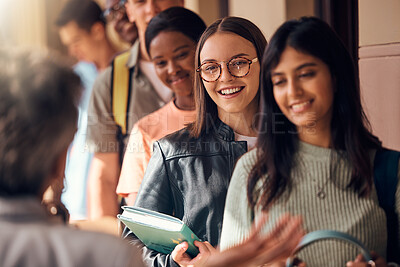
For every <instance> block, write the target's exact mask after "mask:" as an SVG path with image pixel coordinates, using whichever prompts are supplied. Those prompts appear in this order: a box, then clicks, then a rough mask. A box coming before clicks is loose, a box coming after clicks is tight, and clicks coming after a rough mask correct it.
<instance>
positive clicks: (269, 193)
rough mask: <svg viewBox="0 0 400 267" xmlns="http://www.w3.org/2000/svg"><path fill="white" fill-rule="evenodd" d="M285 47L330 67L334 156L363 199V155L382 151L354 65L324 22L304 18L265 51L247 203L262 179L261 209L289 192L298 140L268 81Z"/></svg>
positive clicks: (366, 179)
mask: <svg viewBox="0 0 400 267" xmlns="http://www.w3.org/2000/svg"><path fill="white" fill-rule="evenodd" d="M287 46H290V47H292V48H294V49H296V50H297V51H299V52H302V53H305V54H309V55H312V56H314V57H317V58H319V59H320V60H322V61H323V62H324V63H325V64H326V65H327V66H328V67H329V70H330V72H331V75H332V80H333V81H334V82H335V84H334V87H335V90H336V91H335V95H334V102H333V108H332V109H333V112H332V113H333V114H332V121H331V136H332V144H333V148H334V149H335V150H336V151H338V152H339V151H344V152H345V155H343V156H345V157H346V158H348V159H349V160H350V162H351V164H352V166H353V171H352V178H351V182H350V184H349V187H352V188H353V189H354V191H356V192H358V193H359V194H360V195H361V196H365V195H366V194H368V193H369V192H370V190H371V187H372V166H371V162H370V158H369V153H368V152H369V151H370V150H371V149H377V148H379V147H381V143H380V141H379V140H378V138H377V137H375V136H374V135H372V134H371V132H370V124H369V122H368V120H367V118H366V116H365V113H364V111H363V108H362V106H361V100H360V88H359V83H358V77H356V74H355V68H354V62H353V60H352V58H351V56H350V54H349V53H348V52H347V50H346V48H345V47H344V45H343V44H342V42H341V41H340V39H339V38H338V36H337V35H336V34H335V33H334V31H333V30H332V29H331V28H330V27H329V26H328V25H327V24H326V23H325V22H323V21H322V20H320V19H317V18H312V17H303V18H301V19H299V20H291V21H288V22H285V23H284V24H282V26H280V27H279V28H278V30H277V31H276V32H275V34H274V35H273V36H272V38H271V42H270V44H269V46H268V48H267V49H266V51H265V53H264V57H263V61H262V68H261V69H262V73H261V88H262V90H261V110H262V117H261V120H260V124H259V126H260V128H259V136H258V144H257V162H256V164H255V166H254V167H253V169H252V171H251V172H250V174H249V179H248V188H247V195H248V199H249V202H250V204H251V205H252V206H254V205H256V199H255V196H254V193H255V192H254V190H255V185H256V184H257V182H258V181H259V180H260V179H264V180H263V187H262V191H263V193H262V195H261V198H260V201H261V202H260V204H261V205H262V206H263V208H267V207H268V206H269V205H270V204H271V203H272V202H273V201H274V200H275V199H277V198H278V197H280V196H281V195H282V193H283V192H284V191H285V190H289V191H290V188H291V178H290V172H291V169H292V168H293V165H294V159H293V156H294V154H295V153H296V151H297V150H298V142H299V141H298V136H297V134H296V126H295V125H294V124H292V123H291V122H290V121H289V120H288V119H287V118H286V117H285V116H284V114H283V113H282V112H281V110H280V109H279V107H278V105H277V103H276V101H275V98H274V95H273V85H272V81H271V71H272V70H273V69H274V68H275V67H276V66H277V65H278V63H279V60H280V57H281V55H282V53H283V51H284V50H285V48H286V47H287ZM266 174H267V177H266V176H265V175H266Z"/></svg>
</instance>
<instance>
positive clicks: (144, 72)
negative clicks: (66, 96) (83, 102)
mask: <svg viewBox="0 0 400 267" xmlns="http://www.w3.org/2000/svg"><path fill="white" fill-rule="evenodd" d="M173 6H183V0H163V1H154V0H144V1H136V0H128V1H127V2H126V4H125V8H126V12H127V15H128V18H129V21H130V22H131V23H135V24H136V27H137V30H138V36H139V38H138V39H137V40H136V41H135V43H134V44H133V45H132V48H131V49H130V51H128V52H126V53H123V54H121V55H119V56H117V57H116V58H115V59H114V61H113V63H112V65H111V66H110V67H109V68H107V69H106V70H105V71H104V72H103V73H101V74H100V75H99V76H98V78H97V79H96V81H95V84H94V87H93V93H92V96H91V100H90V103H89V112H88V115H89V117H88V135H87V144H88V147H89V149H90V151H92V152H93V153H94V156H93V160H92V164H91V167H90V172H89V183H88V189H89V191H88V195H89V199H88V200H89V201H88V205H89V206H88V211H89V217H90V218H91V219H97V218H101V217H104V216H112V217H115V216H116V215H117V213H118V212H119V207H120V201H119V199H118V197H117V194H116V188H117V184H118V179H119V174H120V170H121V163H122V158H123V153H124V150H125V147H126V144H127V141H128V138H127V136H128V135H129V133H130V132H131V129H132V127H133V125H134V124H135V123H136V122H137V121H138V120H139V119H140V118H142V117H144V116H145V115H148V114H150V113H152V112H154V111H155V110H157V109H159V108H160V107H162V106H163V105H164V104H165V103H167V102H169V101H170V100H171V97H172V93H171V90H170V89H169V88H168V87H167V86H165V85H164V84H163V83H162V82H161V81H160V79H159V78H158V77H157V74H156V71H155V68H154V65H153V63H152V62H151V61H150V58H149V56H148V54H147V51H146V47H145V43H144V34H145V31H146V28H147V24H148V23H149V21H150V20H151V19H152V18H153V17H154V16H155V15H156V14H158V13H160V12H161V11H163V10H165V9H167V8H170V7H173ZM119 74H121V75H126V77H128V79H127V80H126V85H127V87H129V88H127V92H126V95H125V96H124V97H123V98H122V100H121V101H122V102H118V103H116V105H113V101H112V100H113V99H117V98H115V97H114V93H115V92H117V91H118V90H120V87H118V86H116V87H114V81H116V79H115V75H119ZM124 103H125V104H126V109H124V110H122V111H119V113H113V111H114V109H113V108H114V107H115V106H120V105H122V104H124ZM118 118H123V122H126V124H125V125H121V124H119V123H120V121H118V122H117V120H118Z"/></svg>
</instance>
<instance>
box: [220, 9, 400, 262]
mask: <svg viewBox="0 0 400 267" xmlns="http://www.w3.org/2000/svg"><path fill="white" fill-rule="evenodd" d="M262 69H263V73H262V74H261V76H262V79H261V80H262V90H261V106H262V107H263V108H262V117H261V121H260V125H259V126H260V128H259V136H258V142H257V148H256V149H254V150H252V151H250V152H249V153H247V154H246V155H244V156H243V157H242V158H241V159H240V161H239V162H238V164H237V165H236V169H235V171H234V174H233V176H232V181H231V183H230V186H229V191H228V195H227V200H226V203H227V204H226V207H225V213H224V223H223V230H222V235H221V249H225V248H229V247H230V246H232V245H235V244H237V243H238V242H241V241H242V240H243V237H245V236H246V235H247V233H248V232H249V231H250V229H251V225H252V222H253V220H254V219H257V217H258V216H259V215H260V214H262V212H261V211H267V212H268V214H269V216H270V218H271V220H270V222H269V223H268V226H267V229H269V228H268V227H270V226H271V225H272V224H273V222H274V220H275V219H276V218H278V217H279V216H280V215H281V214H282V213H285V212H290V213H291V214H300V215H302V217H303V220H304V226H305V229H307V231H309V232H312V231H316V230H325V229H326V230H336V231H341V232H345V233H347V234H349V235H352V236H354V237H355V238H357V239H358V240H360V241H361V242H362V243H363V244H364V245H365V246H366V247H367V248H368V249H370V250H374V251H375V252H376V253H375V254H374V253H371V254H372V257H373V260H375V265H373V263H372V262H371V264H372V265H370V264H369V263H367V262H365V261H364V260H363V259H362V257H361V255H359V256H357V254H359V253H360V252H359V251H358V250H357V248H356V247H355V246H349V245H347V244H346V243H343V242H337V241H333V240H328V241H324V242H318V243H316V244H315V245H312V246H310V247H308V248H305V249H304V250H302V251H301V252H300V253H299V257H300V258H301V259H302V260H303V261H304V262H305V263H306V264H307V266H354V267H355V266H386V263H385V260H384V259H383V258H382V257H384V256H385V255H386V254H387V251H389V249H391V248H392V247H393V246H392V245H394V244H392V245H389V246H386V244H387V243H386V242H387V240H386V238H387V236H388V235H387V230H386V216H385V212H384V210H383V209H382V208H381V207H380V204H379V202H378V197H377V191H376V190H375V189H376V187H375V185H374V179H373V177H374V174H373V172H374V157H375V152H376V151H377V150H380V149H381V148H382V147H381V143H380V141H379V140H378V138H377V137H375V136H374V135H373V134H372V133H371V131H370V130H369V123H368V120H367V118H366V116H365V114H364V111H363V108H362V105H361V100H360V88H359V86H358V77H357V76H356V73H355V69H354V62H353V61H352V58H351V56H350V54H349V53H348V52H347V50H346V48H345V47H344V45H343V44H342V42H341V41H340V39H339V38H338V36H337V35H336V34H335V32H334V31H333V30H332V29H331V28H330V27H329V26H328V25H327V24H326V23H325V22H323V21H322V20H320V19H317V18H308V17H305V18H301V19H299V20H292V21H288V22H285V23H284V24H283V25H282V26H281V27H280V28H278V30H277V31H276V32H275V34H274V35H273V36H272V38H271V41H270V44H269V46H268V48H267V49H266V51H265V53H264V57H263V59H262ZM394 163H395V166H396V164H398V163H397V162H394ZM397 176H399V178H398V179H399V180H400V173H399V174H398V175H397ZM384 178H386V179H388V178H389V175H388V177H385V176H384ZM393 198H395V200H394V202H395V205H394V206H393V207H392V208H393V209H394V210H395V212H396V213H397V215H395V216H397V218H398V219H399V220H400V183H398V186H397V193H396V197H394V196H393ZM397 227H398V224H397ZM397 229H398V228H397ZM396 234H399V233H398V232H395V233H394V236H392V237H394V239H395V240H397V243H399V240H400V236H399V235H397V236H396ZM394 243H396V242H394ZM387 248H388V250H387ZM395 253H396V254H397V255H398V253H399V251H398V250H397V251H396V252H395ZM378 255H381V257H379V256H378ZM352 260H354V261H352ZM276 266H285V265H284V263H281V264H280V265H279V264H278V265H276Z"/></svg>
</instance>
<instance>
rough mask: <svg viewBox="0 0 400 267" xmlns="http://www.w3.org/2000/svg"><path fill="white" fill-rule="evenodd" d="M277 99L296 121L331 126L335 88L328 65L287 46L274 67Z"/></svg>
mask: <svg viewBox="0 0 400 267" xmlns="http://www.w3.org/2000/svg"><path fill="white" fill-rule="evenodd" d="M271 80H272V84H273V92H274V97H275V101H276V103H277V104H278V106H279V108H280V110H281V111H282V113H283V114H284V115H285V116H286V117H287V118H288V119H289V120H290V121H291V122H292V123H293V124H295V125H296V127H297V129H298V130H299V131H300V130H301V128H302V127H306V128H309V127H313V128H315V127H316V128H315V129H330V123H331V120H332V106H333V100H334V89H333V81H332V76H331V73H330V70H329V67H328V65H326V64H325V63H324V62H323V61H321V60H320V59H319V58H317V57H314V56H312V55H309V54H304V53H302V52H299V51H297V50H295V49H294V48H292V47H290V46H288V47H286V48H285V50H284V51H283V53H282V55H281V58H280V60H279V63H278V65H277V66H276V67H275V68H274V69H273V70H272V71H271Z"/></svg>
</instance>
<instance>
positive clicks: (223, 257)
mask: <svg viewBox="0 0 400 267" xmlns="http://www.w3.org/2000/svg"><path fill="white" fill-rule="evenodd" d="M267 220H268V216H267V215H266V214H264V215H263V216H262V217H261V218H260V220H259V221H258V223H256V224H255V225H253V230H252V232H251V234H250V236H249V237H248V238H247V239H246V240H245V241H244V242H243V243H241V244H239V245H237V246H235V247H233V248H231V249H228V250H226V251H223V252H221V253H220V254H219V255H212V256H210V258H209V260H208V264H210V265H209V266H213V267H217V266H246V267H247V266H260V265H263V264H271V263H274V262H275V263H277V262H279V261H285V260H286V259H287V258H288V257H289V256H291V255H292V254H293V252H294V250H295V248H296V246H297V245H298V243H299V242H300V240H301V238H302V237H303V236H304V231H303V229H302V226H301V224H302V219H301V217H292V216H290V215H289V214H286V215H283V216H282V217H281V218H280V219H279V220H278V222H277V224H276V225H275V228H274V229H272V231H271V232H270V233H268V234H262V233H261V232H262V229H263V228H264V225H265V223H266V222H267ZM214 257H215V259H214Z"/></svg>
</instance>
